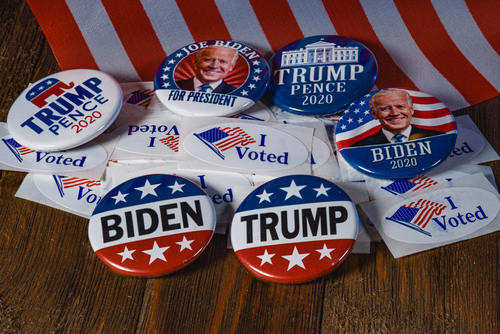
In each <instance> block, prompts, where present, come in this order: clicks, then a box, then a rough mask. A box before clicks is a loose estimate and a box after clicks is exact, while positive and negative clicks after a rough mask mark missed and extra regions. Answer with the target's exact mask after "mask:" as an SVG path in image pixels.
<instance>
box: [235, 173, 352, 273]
mask: <svg viewBox="0 0 500 334" xmlns="http://www.w3.org/2000/svg"><path fill="white" fill-rule="evenodd" d="M357 233H358V216H357V212H356V208H355V205H354V203H353V202H352V201H351V199H350V198H349V196H348V195H347V194H346V193H345V192H344V191H343V190H342V189H341V188H339V187H338V186H336V185H335V184H334V183H332V182H330V181H327V180H325V179H322V178H319V177H316V176H310V175H292V176H284V177H280V178H277V179H274V180H272V181H269V182H267V183H265V184H263V185H261V186H260V187H258V188H257V189H255V190H254V191H253V192H252V193H251V194H250V195H248V196H247V197H246V198H245V200H243V202H242V203H241V204H240V206H239V207H238V209H237V210H236V213H235V215H234V218H233V221H232V224H231V242H232V245H233V248H234V250H235V252H236V255H237V256H238V258H239V260H240V261H241V262H242V263H243V265H244V266H245V267H247V268H248V269H249V270H250V271H251V272H252V273H253V274H254V275H255V276H256V277H258V278H260V279H262V280H265V281H274V282H279V283H301V282H306V281H310V280H313V279H316V278H318V277H321V276H323V275H326V274H328V273H330V272H331V271H332V270H334V269H335V268H336V267H337V266H338V265H339V264H340V263H341V262H342V261H343V260H344V259H345V258H346V256H347V255H348V254H349V253H350V252H351V249H352V247H353V246H354V243H355V241H356V237H357Z"/></svg>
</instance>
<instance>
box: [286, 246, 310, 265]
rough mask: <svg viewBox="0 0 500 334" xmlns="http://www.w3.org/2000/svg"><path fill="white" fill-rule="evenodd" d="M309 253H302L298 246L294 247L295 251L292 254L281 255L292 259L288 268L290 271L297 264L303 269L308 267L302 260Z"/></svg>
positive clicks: (289, 259)
mask: <svg viewBox="0 0 500 334" xmlns="http://www.w3.org/2000/svg"><path fill="white" fill-rule="evenodd" d="M308 255H309V253H304V254H300V253H299V251H298V250H297V247H293V253H292V254H291V255H282V256H281V257H282V258H284V259H286V260H288V261H290V263H289V264H288V269H287V271H288V270H290V269H292V268H293V267H295V266H299V267H301V268H303V269H306V267H305V266H304V263H303V262H302V260H303V259H304V258H305V257H306V256H308Z"/></svg>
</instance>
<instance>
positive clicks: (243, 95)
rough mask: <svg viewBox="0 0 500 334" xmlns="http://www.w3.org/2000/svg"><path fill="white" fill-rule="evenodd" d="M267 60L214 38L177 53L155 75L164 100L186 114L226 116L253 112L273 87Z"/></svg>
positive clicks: (168, 58)
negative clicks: (251, 110) (269, 86)
mask: <svg viewBox="0 0 500 334" xmlns="http://www.w3.org/2000/svg"><path fill="white" fill-rule="evenodd" d="M269 76H270V72H269V66H268V64H267V61H266V59H265V58H264V57H263V56H262V55H261V54H260V53H259V52H258V51H256V50H254V49H252V48H251V47H249V46H246V45H243V44H241V43H237V42H233V41H222V40H210V41H203V42H198V43H193V44H190V45H187V46H185V47H183V48H181V49H179V50H177V51H176V52H174V53H172V54H171V55H170V56H169V57H167V59H165V60H164V61H163V62H162V63H161V65H160V67H158V70H157V71H156V75H155V79H154V86H155V91H156V95H157V96H158V98H159V99H160V101H161V102H162V103H163V104H164V105H165V106H166V107H167V108H168V109H170V110H171V111H173V112H175V113H178V114H181V115H184V116H226V115H231V114H234V113H237V112H239V111H243V110H245V109H248V108H250V107H251V106H253V105H254V103H255V102H256V101H257V100H259V99H260V98H261V97H262V95H264V92H265V91H266V89H267V85H268V83H269Z"/></svg>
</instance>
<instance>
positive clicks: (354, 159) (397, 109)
mask: <svg viewBox="0 0 500 334" xmlns="http://www.w3.org/2000/svg"><path fill="white" fill-rule="evenodd" d="M335 131H336V132H335V141H336V143H337V147H338V149H339V151H340V154H341V155H342V157H343V158H344V159H345V161H347V162H348V163H349V164H350V165H351V166H352V167H353V168H355V169H356V170H357V171H359V172H361V173H364V174H367V175H369V176H371V177H375V178H381V179H391V180H405V179H410V178H412V177H416V176H419V175H422V174H424V173H426V172H428V171H430V170H432V169H434V168H436V167H437V166H438V165H439V164H440V163H442V162H443V161H444V160H445V159H446V158H447V157H448V156H449V154H450V153H451V151H452V149H453V148H454V146H455V140H456V136H457V125H456V123H455V119H454V117H453V115H452V114H451V112H450V110H449V109H448V108H447V107H446V106H445V105H444V104H443V103H442V102H441V101H439V100H438V99H436V98H435V97H433V96H431V95H429V94H427V93H423V92H419V91H415V90H409V89H396V88H390V89H382V90H379V91H376V92H372V93H369V94H366V95H365V96H363V97H362V98H360V99H358V100H356V101H355V102H353V103H352V104H351V105H350V106H349V107H348V108H347V109H346V110H345V111H344V113H343V114H342V116H341V117H340V118H339V121H338V124H337V127H336V130H335Z"/></svg>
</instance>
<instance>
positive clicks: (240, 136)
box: [194, 126, 256, 159]
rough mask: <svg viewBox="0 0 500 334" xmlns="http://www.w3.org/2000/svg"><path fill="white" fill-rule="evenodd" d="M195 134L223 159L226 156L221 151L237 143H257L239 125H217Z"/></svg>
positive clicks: (244, 144)
mask: <svg viewBox="0 0 500 334" xmlns="http://www.w3.org/2000/svg"><path fill="white" fill-rule="evenodd" d="M194 135H195V136H196V137H197V138H198V139H200V140H201V141H202V142H203V143H204V144H205V145H207V146H208V147H210V148H211V149H212V150H213V151H214V152H215V153H217V155H219V156H220V157H221V158H222V159H225V157H224V155H223V154H222V153H221V152H224V151H226V150H229V149H230V148H232V147H235V146H236V145H241V146H246V145H249V144H253V143H256V141H255V139H253V138H252V137H251V136H250V135H248V134H247V133H246V132H245V131H244V130H243V129H241V128H240V127H239V126H237V127H234V128H231V127H225V128H220V127H216V128H212V129H209V130H206V131H204V132H202V133H195V134H194Z"/></svg>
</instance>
